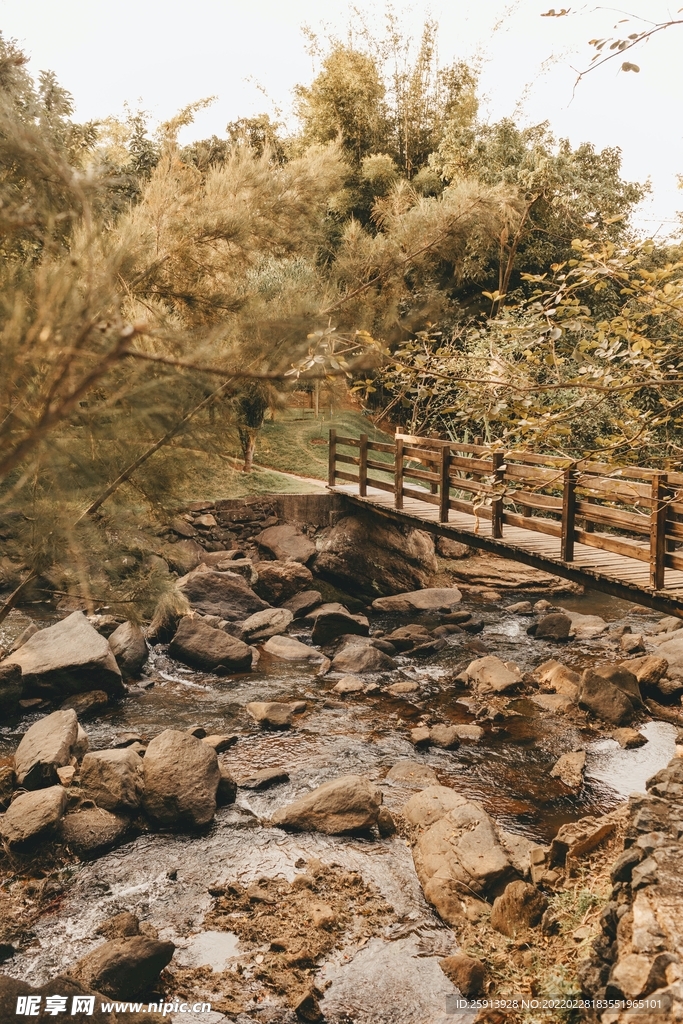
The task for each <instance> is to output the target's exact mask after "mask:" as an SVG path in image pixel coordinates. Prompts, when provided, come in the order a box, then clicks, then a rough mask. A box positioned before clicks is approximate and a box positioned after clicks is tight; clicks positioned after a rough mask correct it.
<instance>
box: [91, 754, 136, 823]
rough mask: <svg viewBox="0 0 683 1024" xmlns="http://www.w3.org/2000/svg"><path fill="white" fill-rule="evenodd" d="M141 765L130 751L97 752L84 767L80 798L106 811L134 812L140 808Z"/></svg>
mask: <svg viewBox="0 0 683 1024" xmlns="http://www.w3.org/2000/svg"><path fill="white" fill-rule="evenodd" d="M141 791H142V765H141V761H140V758H139V757H138V755H137V754H136V753H135V751H133V750H131V748H130V747H123V748H120V747H119V748H115V749H113V750H95V751H92V752H91V753H89V754H86V755H85V757H84V758H83V763H82V764H81V794H82V796H83V797H84V799H86V800H93V801H94V803H96V804H97V806H98V807H103V808H104V809H105V810H106V811H133V810H136V809H137V807H138V806H139V805H140V796H141Z"/></svg>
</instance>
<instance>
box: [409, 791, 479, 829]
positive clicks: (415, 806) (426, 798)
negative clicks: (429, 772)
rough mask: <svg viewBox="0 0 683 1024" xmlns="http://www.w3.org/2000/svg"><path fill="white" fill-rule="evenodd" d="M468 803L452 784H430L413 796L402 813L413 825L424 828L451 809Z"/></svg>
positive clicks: (438, 819)
mask: <svg viewBox="0 0 683 1024" xmlns="http://www.w3.org/2000/svg"><path fill="white" fill-rule="evenodd" d="M466 803H467V800H466V799H465V797H464V796H461V795H460V794H459V793H456V792H455V790H454V789H451V788H450V786H438V785H437V786H428V787H427V788H426V789H423V790H422V792H421V793H415V795H414V796H411V798H410V800H409V801H408V803H407V804H405V806H404V807H403V810H402V811H401V813H402V814H403V817H404V818H405V819H406V821H409V822H410V824H411V825H415V826H416V827H417V828H423V829H424V828H429V827H430V826H431V825H433V824H434V823H435V822H436V821H440V820H441V818H443V817H445V816H446V814H448V812H449V811H452V810H453V809H454V808H456V807H463V806H464V805H465V804H466Z"/></svg>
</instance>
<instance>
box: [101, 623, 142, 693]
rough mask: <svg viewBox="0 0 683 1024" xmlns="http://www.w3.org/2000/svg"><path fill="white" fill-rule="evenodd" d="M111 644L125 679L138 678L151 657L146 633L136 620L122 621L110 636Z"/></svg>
mask: <svg viewBox="0 0 683 1024" xmlns="http://www.w3.org/2000/svg"><path fill="white" fill-rule="evenodd" d="M109 646H110V647H111V649H112V653H113V655H114V657H115V658H116V664H117V665H118V666H119V668H120V670H121V675H122V676H123V678H124V679H126V680H128V679H137V678H138V676H139V675H140V673H141V672H142V668H143V665H144V664H145V662H146V661H147V658H148V657H149V651H148V650H147V642H146V640H145V636H144V633H143V632H142V630H141V629H140V627H139V626H138V625H137V624H136V623H135V622H122V623H121V625H120V626H118V627H117V629H115V630H114V632H113V633H112V634H111V636H110V637H109Z"/></svg>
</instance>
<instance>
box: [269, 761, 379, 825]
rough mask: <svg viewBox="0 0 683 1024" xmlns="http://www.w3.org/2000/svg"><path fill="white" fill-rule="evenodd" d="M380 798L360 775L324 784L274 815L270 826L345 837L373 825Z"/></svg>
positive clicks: (374, 787) (375, 789)
mask: <svg viewBox="0 0 683 1024" xmlns="http://www.w3.org/2000/svg"><path fill="white" fill-rule="evenodd" d="M381 804H382V794H381V793H380V791H379V790H378V789H377V788H376V786H373V784H372V783H371V782H369V781H368V780H367V779H365V778H363V776H361V775H343V776H342V777H341V778H339V779H332V780H331V781H330V782H324V783H323V785H322V786H318V787H317V789H314V790H313V791H312V792H310V793H306V795H305V796H302V797H299V799H298V800H295V801H294V803H291V804H289V805H288V806H287V807H283V808H282V809H281V810H279V811H276V813H275V814H274V815H273V824H274V825H279V826H280V827H282V828H287V829H290V828H291V829H296V830H298V831H305V832H324V833H325V834H326V835H333V836H336V835H346V834H349V833H352V832H360V831H366V830H367V829H369V828H372V826H373V825H376V824H377V818H378V815H379V810H380V807H381Z"/></svg>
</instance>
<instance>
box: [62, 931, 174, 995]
mask: <svg viewBox="0 0 683 1024" xmlns="http://www.w3.org/2000/svg"><path fill="white" fill-rule="evenodd" d="M174 952H175V946H174V944H173V943H172V942H159V941H158V940H157V939H150V938H147V937H146V936H144V935H133V936H130V937H129V938H124V939H112V940H110V941H109V942H105V943H104V944H103V945H102V946H98V948H97V949H94V950H93V951H92V953H87V954H86V956H84V957H82V958H81V959H80V960H78V961H77V962H76V964H74V966H73V967H72V968H71V970H70V971H69V975H70V977H72V978H74V979H75V980H76V981H78V982H80V983H81V984H83V985H84V986H85V988H86V989H87V990H88V991H90V992H102V993H103V994H104V995H106V996H110V997H111V998H113V999H134V998H135V997H136V996H140V995H146V994H147V993H148V992H149V991H150V990H151V989H152V988H153V986H154V983H155V982H156V980H157V978H158V977H159V975H160V974H161V972H162V971H163V969H164V967H166V966H167V965H168V964H169V963H170V962H171V959H172V957H173V954H174Z"/></svg>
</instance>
